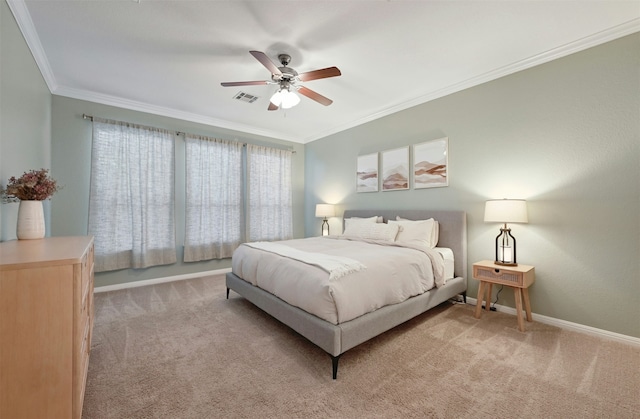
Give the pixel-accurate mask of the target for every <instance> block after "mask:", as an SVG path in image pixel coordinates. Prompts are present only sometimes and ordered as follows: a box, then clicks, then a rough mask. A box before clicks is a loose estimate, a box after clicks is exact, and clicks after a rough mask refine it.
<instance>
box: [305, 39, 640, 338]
mask: <svg viewBox="0 0 640 419" xmlns="http://www.w3.org/2000/svg"><path fill="white" fill-rule="evenodd" d="M445 136H446V137H448V138H449V175H450V183H449V187H446V188H436V189H423V190H417V191H416V190H409V191H395V192H377V193H360V194H356V193H355V171H356V158H357V156H358V155H362V154H368V153H373V152H378V151H383V150H386V149H392V148H396V147H401V146H409V145H412V144H416V143H420V142H424V141H427V140H432V139H437V138H441V137H445ZM305 167H306V184H305V191H306V195H305V196H306V199H305V213H306V234H307V235H317V234H319V229H320V222H319V220H318V219H316V218H314V217H313V211H314V210H313V209H314V205H315V204H316V203H321V202H326V203H336V204H339V208H340V209H341V210H342V209H345V208H374V209H375V208H380V209H392V208H407V209H408V208H431V209H452V210H464V211H466V212H467V217H468V226H469V228H468V246H469V262H470V263H469V272H467V276H468V278H471V263H472V262H475V261H478V260H482V259H493V257H494V250H493V245H494V238H495V236H496V235H497V234H498V230H499V227H500V226H499V225H497V224H485V223H484V222H483V217H484V201H485V200H486V199H490V198H504V197H508V198H525V199H527V202H528V210H529V224H513V225H511V227H512V229H513V234H514V236H515V237H516V238H517V240H518V242H517V243H518V261H519V262H521V263H523V264H531V265H534V266H535V269H536V282H535V284H534V285H533V286H532V287H531V289H530V295H531V305H532V310H533V311H534V312H535V313H538V314H542V315H545V316H550V317H553V318H557V319H562V320H567V321H570V322H574V323H579V324H583V325H587V326H592V327H596V328H599V329H604V330H608V331H612V332H616V333H622V334H625V335H629V336H635V337H640V320H639V319H640V34H634V35H630V36H627V37H624V38H621V39H618V40H615V41H612V42H609V43H606V44H603V45H600V46H597V47H594V48H591V49H588V50H585V51H582V52H579V53H576V54H573V55H571V56H567V57H565V58H562V59H559V60H556V61H553V62H550V63H547V64H543V65H540V66H537V67H535V68H531V69H528V70H526V71H521V72H518V73H516V74H513V75H510V76H508V77H504V78H501V79H498V80H495V81H492V82H489V83H486V84H483V85H480V86H477V87H474V88H470V89H467V90H464V91H462V92H459V93H456V94H452V95H449V96H446V97H443V98H440V99H437V100H434V101H431V102H429V103H425V104H423V105H420V106H416V107H414V108H411V109H408V110H405V111H402V112H398V113H396V114H393V115H390V116H387V117H385V118H382V119H379V120H376V121H373V122H370V123H367V124H365V125H362V126H358V127H355V128H353V129H350V130H347V131H344V132H341V133H338V134H335V135H331V136H329V137H326V138H323V139H320V140H317V141H314V142H312V143H310V144H307V147H306V163H305ZM339 212H340V214H341V211H339ZM340 222H341V219H340V218H333V219H331V229H332V231H340ZM468 284H469V294H470V295H471V296H474V297H475V295H476V293H477V282H476V281H475V280H473V279H469V280H468ZM495 288H496V287H494V289H495ZM494 295H495V291H494ZM499 304H506V305H509V306H511V307H513V306H514V300H513V293H512V292H511V291H510V290H509V289H505V290H504V291H503V292H502V293H501V294H500V302H499Z"/></svg>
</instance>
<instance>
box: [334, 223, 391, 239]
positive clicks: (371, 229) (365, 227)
mask: <svg viewBox="0 0 640 419" xmlns="http://www.w3.org/2000/svg"><path fill="white" fill-rule="evenodd" d="M399 230H400V226H399V225H397V224H396V225H391V224H385V223H371V222H353V223H350V224H349V225H347V227H346V228H345V229H344V234H343V236H345V237H354V238H362V239H370V240H384V241H391V242H392V241H395V239H396V236H397V235H398V231H399Z"/></svg>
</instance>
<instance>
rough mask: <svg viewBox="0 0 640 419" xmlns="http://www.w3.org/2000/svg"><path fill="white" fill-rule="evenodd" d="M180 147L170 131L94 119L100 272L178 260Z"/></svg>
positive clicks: (93, 213)
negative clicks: (176, 163)
mask: <svg viewBox="0 0 640 419" xmlns="http://www.w3.org/2000/svg"><path fill="white" fill-rule="evenodd" d="M174 148H175V144H174V138H173V134H171V133H170V132H168V131H165V130H160V129H155V128H149V127H142V126H139V125H134V124H129V123H125V122H117V121H108V120H102V119H99V118H94V119H93V148H92V155H91V191H90V196H89V234H91V235H93V236H94V238H95V239H94V243H95V270H96V271H97V272H100V271H110V270H114V269H123V268H145V267H148V266H154V265H164V264H169V263H175V262H176V246H175V221H174V177H175V173H174V172H175V168H174V167H175V166H174V155H175V153H174Z"/></svg>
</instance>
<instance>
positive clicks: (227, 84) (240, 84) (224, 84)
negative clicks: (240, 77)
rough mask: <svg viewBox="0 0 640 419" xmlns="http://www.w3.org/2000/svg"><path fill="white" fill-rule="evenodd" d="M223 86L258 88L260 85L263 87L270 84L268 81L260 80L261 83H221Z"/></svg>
mask: <svg viewBox="0 0 640 419" xmlns="http://www.w3.org/2000/svg"><path fill="white" fill-rule="evenodd" d="M220 84H221V85H223V86H224V87H229V86H258V85H263V84H269V82H268V81H266V80H260V81H226V82H223V83H220Z"/></svg>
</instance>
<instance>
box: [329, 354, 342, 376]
mask: <svg viewBox="0 0 640 419" xmlns="http://www.w3.org/2000/svg"><path fill="white" fill-rule="evenodd" d="M341 355H342V354H340V355H338V356H333V355H329V356H330V357H331V364H332V366H333V379H334V380H335V379H336V378H338V361H339V360H340V356H341Z"/></svg>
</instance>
